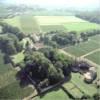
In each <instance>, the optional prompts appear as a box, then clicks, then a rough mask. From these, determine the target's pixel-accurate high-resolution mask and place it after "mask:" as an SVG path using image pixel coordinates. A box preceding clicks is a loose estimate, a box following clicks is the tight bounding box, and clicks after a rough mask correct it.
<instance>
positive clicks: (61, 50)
mask: <svg viewBox="0 0 100 100" xmlns="http://www.w3.org/2000/svg"><path fill="white" fill-rule="evenodd" d="M99 49H100V48H99ZM59 51H60V52H62V53H64V54H65V55H67V56H69V57H71V58H73V59H76V60H78V61H86V62H87V63H89V64H90V65H91V66H95V67H98V66H100V65H98V64H96V63H94V62H92V61H91V60H89V59H86V58H84V57H75V56H74V55H72V54H70V53H68V52H66V51H64V50H63V49H59ZM96 51H98V50H97V49H96ZM96 51H95V52H96ZM93 52H94V51H93ZM89 54H90V53H89Z"/></svg>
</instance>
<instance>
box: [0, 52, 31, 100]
mask: <svg viewBox="0 0 100 100" xmlns="http://www.w3.org/2000/svg"><path fill="white" fill-rule="evenodd" d="M16 74H17V71H16V70H15V69H14V68H13V66H11V64H5V63H4V54H3V53H2V52H0V99H21V98H24V97H26V96H28V95H30V94H31V93H32V91H33V89H32V88H30V87H25V88H22V87H21V86H20V83H19V81H18V80H17V79H16Z"/></svg>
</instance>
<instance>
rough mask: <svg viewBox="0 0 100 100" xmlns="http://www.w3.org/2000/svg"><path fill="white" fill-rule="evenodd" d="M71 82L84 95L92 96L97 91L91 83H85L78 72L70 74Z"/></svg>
mask: <svg viewBox="0 0 100 100" xmlns="http://www.w3.org/2000/svg"><path fill="white" fill-rule="evenodd" d="M71 82H72V83H73V84H74V85H76V87H77V88H79V89H80V90H81V91H82V92H83V93H84V94H86V95H89V96H93V95H94V94H95V93H96V92H97V89H96V87H95V86H94V85H93V84H86V83H85V82H84V80H83V76H82V75H80V74H78V73H73V74H72V79H71Z"/></svg>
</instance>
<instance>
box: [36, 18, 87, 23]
mask: <svg viewBox="0 0 100 100" xmlns="http://www.w3.org/2000/svg"><path fill="white" fill-rule="evenodd" d="M35 18H36V19H37V21H38V23H39V25H63V24H66V23H72V22H86V21H85V20H83V19H80V18H77V17H75V16H35Z"/></svg>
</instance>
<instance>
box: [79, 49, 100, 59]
mask: <svg viewBox="0 0 100 100" xmlns="http://www.w3.org/2000/svg"><path fill="white" fill-rule="evenodd" d="M97 51H100V48H99V49H96V50H93V51H91V52H89V53H87V54H85V55H82V56H81V58H84V57H86V56H88V55H91V54H93V53H95V52H97Z"/></svg>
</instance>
